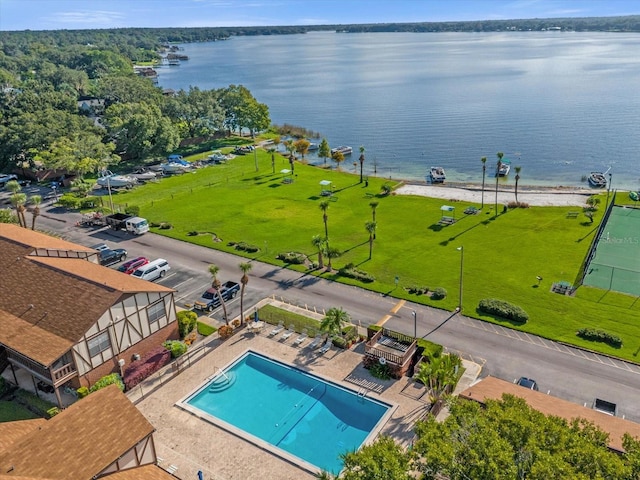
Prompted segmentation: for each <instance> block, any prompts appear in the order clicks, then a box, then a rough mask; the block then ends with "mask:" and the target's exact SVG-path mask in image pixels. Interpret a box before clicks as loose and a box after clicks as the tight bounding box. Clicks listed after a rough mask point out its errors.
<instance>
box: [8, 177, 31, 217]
mask: <svg viewBox="0 0 640 480" xmlns="http://www.w3.org/2000/svg"><path fill="white" fill-rule="evenodd" d="M5 188H6V189H7V190H9V191H10V192H11V204H12V205H13V206H14V208H15V209H16V216H17V217H18V223H19V224H20V226H21V227H24V228H27V223H26V222H24V223H23V221H22V218H23V217H22V216H21V215H20V211H21V209H22V208H24V203H25V202H26V201H27V196H26V195H25V194H24V193H20V190H22V187H21V186H20V184H19V183H18V182H17V181H16V180H10V181H8V182H7V184H6V185H5Z"/></svg>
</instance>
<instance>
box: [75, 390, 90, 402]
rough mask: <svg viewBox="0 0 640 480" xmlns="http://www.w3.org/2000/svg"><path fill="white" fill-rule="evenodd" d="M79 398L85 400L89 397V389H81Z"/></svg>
mask: <svg viewBox="0 0 640 480" xmlns="http://www.w3.org/2000/svg"><path fill="white" fill-rule="evenodd" d="M77 392H78V398H79V399H80V398H84V397H86V396H87V395H89V389H88V388H87V387H80V388H79V389H78V390H77Z"/></svg>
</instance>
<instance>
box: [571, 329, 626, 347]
mask: <svg viewBox="0 0 640 480" xmlns="http://www.w3.org/2000/svg"><path fill="white" fill-rule="evenodd" d="M576 335H578V336H579V337H580V338H584V339H585V340H591V341H594V342H602V343H606V344H607V345H610V346H612V347H614V348H620V347H622V339H621V338H620V337H618V336H617V335H612V334H611V333H607V332H605V331H604V330H597V329H595V328H581V329H580V330H578V332H577V333H576Z"/></svg>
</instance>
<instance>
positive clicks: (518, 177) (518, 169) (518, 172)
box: [515, 166, 522, 204]
mask: <svg viewBox="0 0 640 480" xmlns="http://www.w3.org/2000/svg"><path fill="white" fill-rule="evenodd" d="M520 170H522V167H519V166H518V167H516V188H515V193H516V204H517V203H518V181H519V180H520Z"/></svg>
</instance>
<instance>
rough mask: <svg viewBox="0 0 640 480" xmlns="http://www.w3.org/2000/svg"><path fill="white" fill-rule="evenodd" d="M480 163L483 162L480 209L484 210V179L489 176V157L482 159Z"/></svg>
mask: <svg viewBox="0 0 640 480" xmlns="http://www.w3.org/2000/svg"><path fill="white" fill-rule="evenodd" d="M480 161H481V162H482V204H481V205H480V208H483V207H484V177H485V175H486V174H487V157H482V158H481V159H480Z"/></svg>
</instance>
